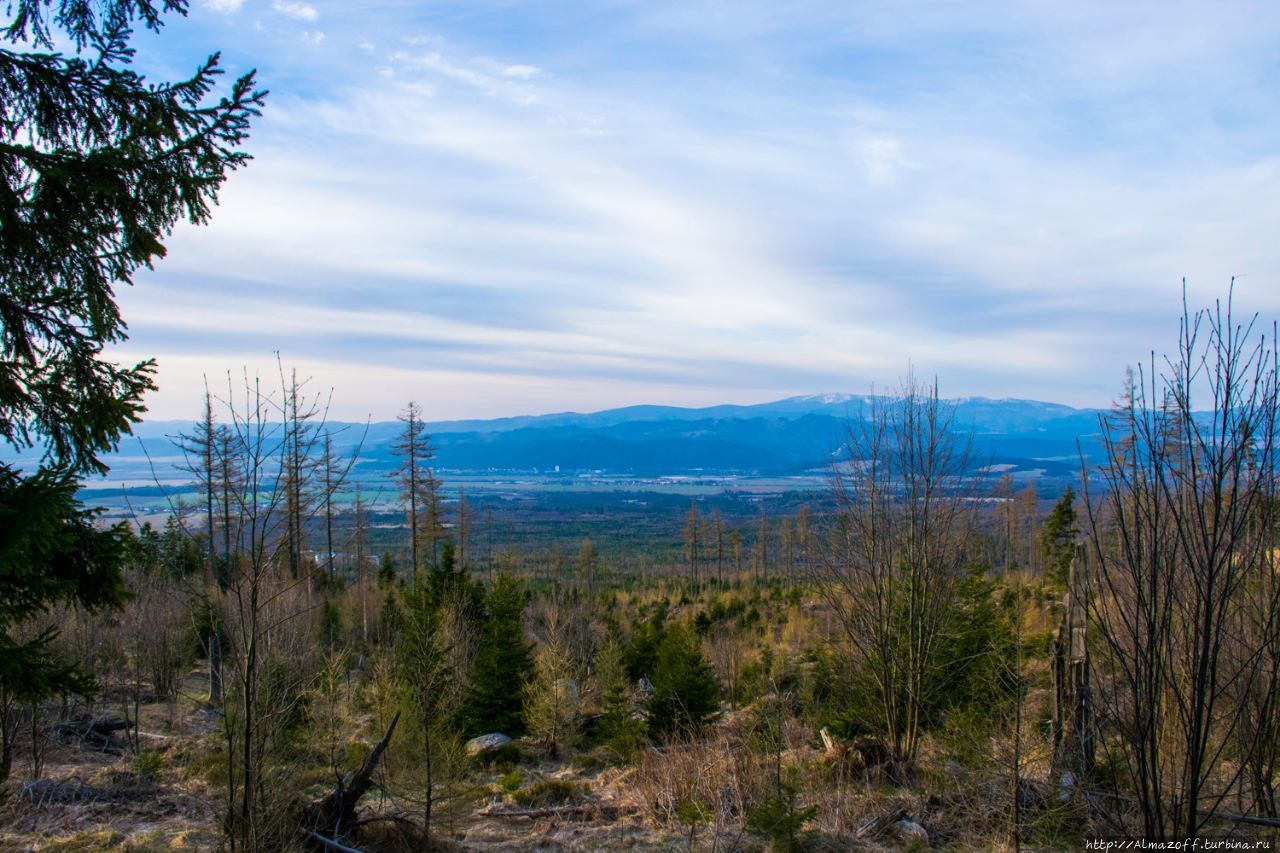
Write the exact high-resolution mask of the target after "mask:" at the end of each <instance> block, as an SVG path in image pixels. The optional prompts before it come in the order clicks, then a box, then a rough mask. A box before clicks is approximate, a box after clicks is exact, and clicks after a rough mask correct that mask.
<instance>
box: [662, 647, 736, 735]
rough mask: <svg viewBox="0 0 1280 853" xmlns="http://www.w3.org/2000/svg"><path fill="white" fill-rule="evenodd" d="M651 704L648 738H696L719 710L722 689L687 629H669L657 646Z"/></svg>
mask: <svg viewBox="0 0 1280 853" xmlns="http://www.w3.org/2000/svg"><path fill="white" fill-rule="evenodd" d="M650 680H651V681H652V682H653V697H652V698H650V700H649V707H648V717H649V734H650V735H651V736H653V737H658V736H661V735H680V734H696V733H697V732H699V731H701V730H702V728H703V727H704V726H706V724H707V723H708V722H710V721H711V719H712V718H713V717H715V715H716V714H717V713H718V711H719V709H720V703H719V695H720V685H719V683H717V681H716V676H715V673H714V672H713V671H712V669H711V665H710V664H709V663H707V659H706V658H705V657H703V654H702V649H701V647H700V646H699V644H698V639H697V638H696V637H695V636H693V634H692V633H690V632H689V631H688V630H687V629H685V628H668V629H667V630H666V631H665V632H663V636H662V642H661V643H660V644H659V645H658V654H657V659H656V660H655V662H654V666H653V675H652V677H651V679H650Z"/></svg>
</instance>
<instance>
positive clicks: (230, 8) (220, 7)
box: [204, 0, 244, 15]
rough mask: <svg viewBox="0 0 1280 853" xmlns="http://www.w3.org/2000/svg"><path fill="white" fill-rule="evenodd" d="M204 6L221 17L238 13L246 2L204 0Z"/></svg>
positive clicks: (240, 0)
mask: <svg viewBox="0 0 1280 853" xmlns="http://www.w3.org/2000/svg"><path fill="white" fill-rule="evenodd" d="M204 5H205V6H206V7H208V8H209V9H212V10H213V11H215V12H217V13H218V14H221V15H229V14H231V13H232V12H238V11H239V10H240V7H241V6H243V5H244V0H204Z"/></svg>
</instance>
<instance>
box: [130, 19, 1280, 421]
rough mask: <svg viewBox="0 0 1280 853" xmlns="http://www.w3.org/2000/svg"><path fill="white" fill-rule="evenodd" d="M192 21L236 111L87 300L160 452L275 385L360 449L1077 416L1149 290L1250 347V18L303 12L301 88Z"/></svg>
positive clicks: (1261, 117)
mask: <svg viewBox="0 0 1280 853" xmlns="http://www.w3.org/2000/svg"><path fill="white" fill-rule="evenodd" d="M294 7H300V8H306V9H310V10H311V14H312V16H313V17H312V18H305V17H299V16H298V15H296V14H294V15H293V17H299V19H300V20H314V17H315V16H316V11H315V9H314V8H313V7H310V6H303V5H302V4H290V5H289V8H294ZM275 8H276V9H277V11H279V12H281V13H283V14H291V13H289V12H286V11H285V7H284V5H283V4H280V5H277V6H276V7H275ZM204 20H205V25H206V26H209V27H211V28H212V27H215V26H218V27H227V28H228V29H224V30H220V31H217V32H214V33H213V35H212V36H211V38H212V37H218V38H223V36H225V37H226V38H227V39H228V40H227V41H226V45H227V48H228V57H229V58H230V59H231V61H234V62H237V63H240V64H250V63H254V64H259V65H261V66H262V68H261V73H262V76H263V79H264V81H266V82H267V84H268V85H270V86H271V88H272V90H273V96H272V100H271V103H270V105H269V107H268V110H267V111H266V113H265V115H264V117H263V119H262V121H261V123H260V124H259V125H258V126H257V127H255V131H254V138H253V140H252V142H251V144H250V150H251V151H252V152H253V153H254V154H255V156H256V158H257V159H256V160H255V162H254V163H252V164H251V165H250V167H249V168H248V169H246V170H245V171H244V172H243V173H237V174H236V175H235V176H234V177H233V178H232V180H231V181H230V182H229V183H228V185H227V187H226V189H225V191H224V193H223V203H222V205H221V207H220V208H219V209H218V210H217V211H216V212H215V215H214V218H213V222H212V224H211V225H210V226H209V227H207V228H202V229H198V230H197V229H188V228H184V229H182V230H181V231H180V232H179V233H178V234H176V235H175V236H174V238H173V240H172V244H171V250H172V251H171V254H170V257H169V258H168V259H167V260H166V261H165V262H164V263H163V264H162V265H160V267H159V268H158V270H157V271H156V272H155V273H154V274H152V275H149V276H147V277H145V278H144V279H143V280H142V281H141V283H140V284H139V286H138V287H137V288H134V289H133V290H132V291H130V292H128V293H126V294H125V295H124V297H123V298H124V303H125V316H126V318H128V319H129V320H130V323H131V329H132V331H133V333H134V339H133V341H132V342H131V344H130V347H131V351H133V350H136V351H138V352H141V353H150V354H156V355H159V356H160V358H161V361H162V364H163V365H169V366H168V367H165V368H164V369H165V370H166V371H168V372H166V373H164V374H162V376H165V377H169V379H168V381H166V382H165V383H163V387H162V391H161V394H160V395H159V396H158V397H157V398H156V401H155V407H156V409H157V411H160V412H162V413H165V414H180V413H181V412H182V411H183V410H184V407H185V409H190V408H191V406H192V405H193V403H192V399H194V398H193V397H192V396H191V393H189V392H188V391H187V390H184V389H187V388H188V387H193V386H189V385H188V383H189V381H190V380H191V379H192V377H193V376H195V375H197V374H195V373H193V371H195V370H196V369H197V368H199V369H204V370H207V369H217V368H219V367H220V366H221V367H225V366H227V362H228V361H230V362H234V363H239V362H241V361H253V360H256V359H262V358H265V357H267V356H269V354H270V353H271V352H272V351H273V350H276V349H282V350H284V351H285V354H286V357H288V356H290V355H294V356H296V357H297V358H299V359H300V360H302V361H305V362H306V363H308V364H311V365H314V366H316V368H317V372H318V371H319V368H321V367H323V368H324V369H325V370H332V371H333V376H334V377H335V378H334V379H333V380H332V381H334V382H336V383H338V384H339V385H340V388H339V395H338V400H339V403H342V402H343V400H344V398H345V399H348V400H352V401H353V404H357V405H358V407H363V406H366V405H367V406H370V407H372V408H374V409H375V415H377V416H389V415H390V413H391V412H393V411H394V410H395V408H396V407H397V406H398V405H399V404H400V402H401V401H402V399H405V398H407V397H408V396H416V397H422V398H428V397H429V398H431V399H432V400H433V402H434V405H435V407H436V408H437V409H438V410H439V411H438V414H439V416H441V417H444V416H466V415H471V414H477V413H485V414H499V413H512V412H516V411H524V410H530V409H537V410H540V411H547V410H555V409H564V408H592V407H596V406H603V405H611V404H614V403H623V402H639V401H647V402H707V403H709V402H716V401H721V400H725V399H743V400H747V399H764V398H766V397H768V396H772V395H777V394H780V393H792V392H803V391H818V390H831V389H843V390H855V391H856V390H864V389H865V388H867V387H868V386H869V385H870V384H871V383H872V382H875V383H876V384H878V385H881V386H883V385H886V384H891V383H892V382H893V381H894V379H895V378H896V377H897V376H899V375H900V374H901V373H902V372H903V371H904V370H905V369H906V367H907V364H908V362H911V363H914V364H915V366H916V368H917V370H918V371H922V372H934V371H936V372H938V373H939V374H940V375H941V379H942V382H943V385H944V388H945V389H946V390H947V391H948V392H949V393H956V394H971V393H977V394H986V395H989V396H1022V397H1039V398H1051V399H1061V400H1065V401H1067V402H1077V403H1094V404H1098V403H1105V402H1106V401H1107V400H1108V399H1109V398H1110V396H1111V392H1112V389H1113V388H1114V387H1115V385H1116V384H1117V382H1118V380H1119V376H1120V372H1121V370H1122V368H1123V365H1124V364H1125V363H1126V362H1130V361H1133V360H1134V359H1136V358H1138V357H1140V356H1141V354H1142V353H1143V352H1144V351H1146V350H1148V349H1151V348H1157V349H1160V348H1163V347H1166V346H1167V345H1168V344H1169V343H1170V337H1171V334H1172V331H1173V330H1174V329H1176V326H1175V325H1174V323H1175V315H1176V311H1177V307H1176V304H1175V303H1176V300H1177V297H1178V295H1179V292H1180V291H1179V282H1180V280H1181V278H1182V277H1183V276H1184V275H1185V276H1188V277H1190V279H1191V282H1192V286H1193V290H1192V295H1193V299H1197V300H1199V299H1207V298H1210V297H1212V296H1214V295H1217V294H1218V293H1220V292H1221V290H1222V287H1223V286H1224V285H1225V282H1226V280H1227V279H1228V278H1229V276H1230V275H1232V274H1236V273H1247V274H1248V275H1247V276H1246V278H1244V279H1243V280H1242V285H1241V291H1240V298H1241V299H1242V301H1243V302H1244V303H1245V304H1246V306H1248V307H1250V308H1257V309H1261V310H1265V311H1269V312H1276V311H1277V310H1280V287H1276V286H1275V283H1274V281H1273V279H1274V277H1275V275H1276V272H1277V270H1278V269H1280V246H1277V244H1276V241H1275V240H1274V236H1273V235H1274V233H1275V230H1276V228H1277V226H1280V192H1277V191H1280V147H1278V146H1277V145H1276V144H1275V141H1274V140H1275V139H1276V138H1280V137H1278V136H1277V131H1280V116H1276V114H1275V113H1274V111H1273V110H1272V109H1271V106H1270V105H1271V104H1273V103H1274V100H1275V96H1276V95H1277V94H1280V72H1278V71H1277V69H1276V68H1275V67H1273V63H1271V62H1270V60H1269V59H1268V58H1267V57H1269V56H1270V51H1271V50H1272V48H1271V47H1270V46H1269V45H1271V44H1273V43H1274V42H1275V39H1276V37H1277V36H1280V13H1277V12H1273V11H1271V10H1269V9H1260V10H1255V12H1254V13H1251V14H1245V13H1243V12H1241V11H1238V10H1229V9H1227V10H1215V11H1214V12H1213V13H1212V14H1209V13H1207V12H1206V13H1201V12H1200V11H1198V10H1196V9H1193V8H1190V7H1185V8H1184V7H1177V8H1174V9H1170V8H1168V7H1166V6H1164V5H1145V4H1125V5H1124V6H1114V5H1102V4H1098V5H1080V4H1076V5H1073V6H1071V7H1069V8H1062V7H1054V8H1049V7H1041V6H1027V5H1025V4H1018V3H1007V4H991V5H987V6H981V7H978V8H974V7H964V8H957V7H954V6H952V5H950V4H943V3H936V4H935V3H920V4H915V5H913V6H912V13H911V14H903V13H902V10H901V7H900V5H899V4H897V3H888V2H884V3H878V2H874V3H860V4H856V5H845V4H838V5H827V4H820V3H808V2H805V3H800V4H786V5H785V6H778V5H777V4H765V3H763V2H761V3H758V4H752V5H749V6H745V7H742V6H739V5H738V4H734V5H733V7H732V8H730V7H727V6H725V5H723V4H720V3H714V2H700V0H690V2H682V3H679V4H667V3H653V4H642V5H628V4H620V5H617V6H608V7H600V8H596V7H593V8H591V9H588V8H587V7H577V6H570V5H567V4H566V5H563V6H561V5H557V6H555V7H547V6H545V5H538V6H524V5H521V4H514V5H512V4H506V3H501V4H492V5H490V4H486V3H479V4H468V5H466V6H465V7H464V6H458V7H454V8H452V9H450V8H449V7H447V6H446V7H442V8H437V9H435V10H434V11H433V13H432V14H431V15H418V14H417V13H414V12H412V11H411V10H406V8H405V7H403V6H399V5H395V6H388V7H385V8H383V7H380V6H377V5H374V6H372V7H369V8H362V9H361V10H359V11H358V12H357V11H356V10H351V9H336V8H335V9H329V8H328V7H326V8H325V32H326V33H328V38H327V39H326V41H325V45H324V49H323V53H324V54H325V55H324V57H323V58H320V57H319V56H313V55H312V54H315V53H319V51H314V50H311V49H304V48H306V45H302V44H298V43H297V35H298V34H297V33H296V32H295V33H293V34H292V35H290V36H289V37H288V39H286V37H285V35H284V34H281V33H277V32H273V31H272V29H271V28H270V27H267V28H264V30H263V31H261V32H255V33H253V34H252V35H251V36H250V35H249V34H247V31H245V30H241V29H235V30H233V29H230V27H231V24H229V23H228V24H219V23H218V21H222V20H224V19H222V18H221V17H219V18H216V19H215V18H212V17H207V18H205V19H204ZM228 20H229V19H228ZM219 32H220V33H222V35H219V34H218V33H219ZM232 34H234V35H236V36H237V37H240V36H243V37H244V41H237V40H234V39H231V38H230V36H231V35H232ZM289 39H292V40H293V44H295V45H296V46H291V44H290V41H289ZM213 293H217V294H220V296H219V297H214V296H211V294H213ZM227 329H234V330H236V331H235V332H234V333H231V332H227V331H226V330H227ZM219 330H222V331H221V332H220V331H219ZM467 377H470V380H468V379H467ZM396 382H403V383H405V385H404V386H403V387H396V385H395V383H396ZM433 383H434V384H433ZM375 389H378V390H376V392H375ZM534 389H538V390H536V391H535V390H534ZM378 394H382V395H383V396H382V397H378ZM478 395H493V396H494V399H484V400H481V399H480V398H479V396H478ZM375 398H376V399H377V401H378V402H377V404H376V405H374V402H373V401H375ZM433 416H435V415H433Z"/></svg>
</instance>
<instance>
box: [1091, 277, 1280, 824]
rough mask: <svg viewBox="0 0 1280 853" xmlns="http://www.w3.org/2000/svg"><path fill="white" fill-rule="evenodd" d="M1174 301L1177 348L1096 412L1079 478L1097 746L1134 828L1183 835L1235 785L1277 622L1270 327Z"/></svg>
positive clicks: (1235, 792)
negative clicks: (1107, 408) (1122, 780)
mask: <svg viewBox="0 0 1280 853" xmlns="http://www.w3.org/2000/svg"><path fill="white" fill-rule="evenodd" d="M1183 305H1184V308H1183V317H1182V321H1181V329H1180V333H1179V340H1178V349H1177V351H1176V352H1175V353H1174V354H1173V355H1172V356H1170V357H1167V358H1165V359H1164V363H1163V365H1162V366H1161V367H1160V369H1159V370H1157V368H1156V364H1155V359H1154V357H1153V358H1152V363H1151V364H1150V366H1149V367H1146V368H1144V369H1141V370H1139V371H1138V373H1137V375H1136V377H1135V378H1134V380H1133V382H1132V383H1131V388H1129V389H1127V391H1128V393H1127V394H1126V396H1127V398H1128V399H1127V401H1126V402H1125V403H1123V404H1122V405H1121V406H1119V407H1118V408H1117V411H1116V412H1115V413H1114V414H1113V415H1112V416H1111V417H1109V418H1105V419H1104V421H1103V423H1102V443H1103V448H1104V451H1105V453H1104V459H1103V461H1102V464H1101V465H1100V466H1099V467H1098V469H1097V471H1096V473H1095V474H1094V475H1093V477H1091V478H1089V479H1087V480H1086V488H1087V492H1088V493H1087V500H1086V506H1087V513H1088V547H1089V552H1090V557H1091V560H1090V563H1091V565H1090V573H1089V574H1090V576H1089V579H1088V583H1089V587H1090V593H1091V594H1090V596H1089V599H1088V601H1089V605H1088V607H1089V614H1088V615H1089V621H1090V636H1091V638H1092V640H1093V642H1094V648H1093V649H1091V650H1090V651H1091V654H1092V656H1093V661H1094V664H1095V668H1094V691H1093V696H1094V697H1095V698H1096V699H1097V702H1096V706H1095V707H1096V713H1097V719H1098V723H1099V726H1100V735H1101V737H1100V741H1099V744H1100V746H1103V747H1105V748H1106V749H1107V750H1108V751H1109V752H1110V753H1111V756H1110V758H1111V761H1110V762H1109V764H1110V765H1111V766H1113V767H1119V768H1121V769H1122V775H1123V776H1126V777H1127V780H1126V781H1127V786H1126V787H1128V788H1130V789H1131V792H1128V791H1127V792H1126V793H1127V794H1128V793H1131V795H1132V796H1133V798H1134V799H1135V800H1136V804H1137V812H1138V815H1139V818H1140V820H1141V826H1140V827H1135V830H1136V831H1140V832H1141V833H1142V834H1143V835H1145V836H1147V837H1150V838H1168V837H1176V838H1183V837H1194V836H1196V835H1199V834H1201V833H1202V832H1203V831H1204V829H1205V826H1206V824H1207V822H1208V821H1210V820H1213V819H1214V817H1215V815H1216V814H1217V813H1218V812H1219V810H1220V807H1221V806H1222V803H1223V801H1224V800H1225V799H1226V798H1227V797H1235V796H1240V797H1241V799H1242V800H1243V799H1244V797H1243V796H1242V795H1243V794H1246V793H1249V792H1247V791H1244V790H1242V788H1241V786H1242V785H1247V784H1248V777H1249V773H1248V772H1247V764H1248V756H1249V755H1251V754H1254V752H1255V750H1254V749H1253V747H1254V745H1256V744H1257V743H1258V742H1259V740H1260V739H1261V738H1262V737H1264V735H1265V733H1264V732H1263V731H1259V730H1257V727H1256V726H1253V725H1252V724H1251V721H1254V720H1259V719H1262V718H1261V717H1260V716H1259V714H1258V708H1257V702H1258V701H1260V700H1263V701H1265V697H1266V696H1267V694H1268V692H1269V691H1268V690H1259V689H1258V688H1259V687H1263V686H1265V685H1264V682H1265V681H1266V680H1267V679H1269V678H1271V677H1272V675H1271V673H1269V672H1268V670H1269V667H1268V661H1267V654H1268V653H1267V649H1268V648H1274V646H1273V645H1271V643H1272V642H1273V640H1274V637H1275V635H1276V630H1277V620H1278V619H1280V598H1278V596H1277V586H1278V585H1277V584H1276V583H1275V582H1274V579H1273V578H1271V577H1269V573H1270V572H1271V571H1272V570H1271V568H1270V567H1271V565H1272V564H1273V559H1272V551H1273V549H1274V548H1275V537H1276V524H1277V521H1278V520H1280V508H1278V505H1277V489H1276V485H1277V482H1276V473H1277V472H1276V462H1277V456H1276V453H1277V434H1276V432H1277V421H1278V419H1277V414H1278V412H1280V403H1278V401H1277V383H1276V380H1277V374H1278V373H1280V371H1278V370H1277V364H1278V363H1277V355H1276V348H1275V343H1274V341H1275V337H1274V335H1275V331H1274V328H1273V330H1272V336H1271V337H1270V338H1268V337H1267V336H1266V335H1265V334H1264V333H1262V332H1261V331H1259V330H1258V329H1257V327H1256V326H1257V318H1256V317H1254V318H1253V319H1251V320H1249V321H1248V322H1245V323H1240V322H1237V321H1236V319H1235V318H1234V317H1233V315H1232V309H1231V300H1230V298H1228V300H1227V302H1226V304H1225V305H1223V304H1221V303H1218V304H1216V305H1215V306H1214V307H1213V308H1212V309H1209V310H1204V311H1197V312H1195V313H1192V312H1191V311H1190V310H1189V309H1187V308H1186V300H1185V297H1184V300H1183ZM1251 729H1252V730H1251ZM1253 793H1254V794H1257V793H1258V792H1253Z"/></svg>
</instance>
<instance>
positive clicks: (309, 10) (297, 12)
mask: <svg viewBox="0 0 1280 853" xmlns="http://www.w3.org/2000/svg"><path fill="white" fill-rule="evenodd" d="M271 8H273V9H275V10H276V11H277V12H279V13H280V14H281V15H285V16H287V17H290V18H295V19H296V20H299V21H314V20H316V18H318V17H320V15H319V13H318V12H317V11H316V7H315V6H312V5H311V4H310V3H298V2H293V0H275V2H274V3H273V4H272V5H271Z"/></svg>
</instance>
